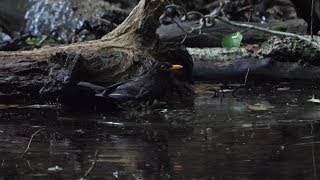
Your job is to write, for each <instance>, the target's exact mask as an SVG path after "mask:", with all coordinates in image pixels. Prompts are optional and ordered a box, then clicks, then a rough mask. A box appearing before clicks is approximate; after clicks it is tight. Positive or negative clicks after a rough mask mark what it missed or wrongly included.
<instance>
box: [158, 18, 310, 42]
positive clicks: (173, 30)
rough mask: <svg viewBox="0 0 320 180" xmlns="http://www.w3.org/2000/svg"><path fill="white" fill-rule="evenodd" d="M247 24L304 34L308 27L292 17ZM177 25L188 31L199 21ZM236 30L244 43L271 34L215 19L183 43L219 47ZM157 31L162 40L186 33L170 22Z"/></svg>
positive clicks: (167, 40) (260, 39)
mask: <svg viewBox="0 0 320 180" xmlns="http://www.w3.org/2000/svg"><path fill="white" fill-rule="evenodd" d="M247 24H251V25H255V26H259V27H264V28H269V29H272V30H280V31H285V32H291V33H296V34H306V33H307V27H308V24H307V23H306V22H305V21H304V20H303V19H292V20H287V21H284V22H274V23H270V24H259V23H247ZM179 25H180V26H181V27H182V28H183V29H184V30H185V31H187V32H188V31H190V30H191V27H198V26H199V21H191V22H181V23H180V24H179ZM236 31H240V32H242V31H243V40H242V42H243V43H244V44H247V43H250V44H252V43H261V42H264V41H266V40H267V39H268V38H270V37H271V36H273V35H271V34H269V33H265V32H261V31H257V30H252V29H244V28H239V27H234V26H232V25H228V24H226V23H224V22H221V21H219V20H217V21H216V24H215V25H214V26H212V27H204V28H203V29H202V33H201V34H200V35H199V32H198V31H195V32H193V33H191V34H190V35H188V37H187V38H186V40H185V41H184V43H183V44H184V45H185V46H187V47H221V42H222V38H223V37H224V36H225V35H227V34H229V33H232V32H236ZM157 33H158V34H159V37H160V40H161V41H162V42H181V41H182V40H183V38H184V37H185V35H186V33H185V32H184V31H183V30H182V29H181V28H179V27H178V26H177V24H170V25H167V26H164V25H162V26H160V27H159V28H158V30H157Z"/></svg>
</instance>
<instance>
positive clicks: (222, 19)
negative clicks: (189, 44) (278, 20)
mask: <svg viewBox="0 0 320 180" xmlns="http://www.w3.org/2000/svg"><path fill="white" fill-rule="evenodd" d="M212 18H216V19H219V20H220V21H222V22H224V23H227V24H230V25H233V26H237V27H241V28H249V29H254V30H258V31H263V32H267V33H271V34H274V35H280V36H288V37H295V38H298V39H300V40H302V41H305V42H307V43H309V44H311V45H312V46H313V47H315V48H317V49H320V45H319V44H318V43H316V42H314V41H311V40H310V39H308V38H306V37H304V36H301V35H298V34H294V33H290V32H281V31H275V30H270V29H266V28H262V27H258V26H254V25H250V24H242V23H236V22H232V21H229V20H228V19H227V18H223V17H219V16H215V17H212Z"/></svg>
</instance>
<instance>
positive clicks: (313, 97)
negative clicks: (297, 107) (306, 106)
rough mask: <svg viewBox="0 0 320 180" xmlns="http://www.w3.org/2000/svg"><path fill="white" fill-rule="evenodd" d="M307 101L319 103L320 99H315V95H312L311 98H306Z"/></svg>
mask: <svg viewBox="0 0 320 180" xmlns="http://www.w3.org/2000/svg"><path fill="white" fill-rule="evenodd" d="M308 102H313V103H320V99H316V97H315V96H314V95H312V97H311V99H308Z"/></svg>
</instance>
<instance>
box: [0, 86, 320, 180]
mask: <svg viewBox="0 0 320 180" xmlns="http://www.w3.org/2000/svg"><path fill="white" fill-rule="evenodd" d="M285 86H290V85H285ZM199 87H201V88H199ZM199 89H200V90H199ZM212 89H213V88H212V87H210V86H209V87H206V86H205V85H198V92H199V93H198V95H197V96H196V97H195V99H194V100H188V101H183V102H181V103H172V104H170V105H169V106H163V107H161V108H159V109H156V110H155V112H154V113H150V112H149V113H147V114H135V115H134V117H135V118H133V116H132V113H131V115H129V113H128V112H108V113H101V112H99V113H92V112H90V113H86V112H83V111H82V112H75V111H73V112H67V111H65V110H61V109H55V108H44V107H41V106H40V107H33V108H30V107H29V108H28V107H16V106H14V105H12V106H11V107H10V108H9V107H7V106H4V105H2V106H0V109H1V110H0V119H1V121H0V154H1V156H0V179H80V178H82V177H84V176H85V174H86V172H89V173H88V175H87V176H86V179H117V178H118V179H218V180H220V179H221V180H222V179H223V180H225V179H241V180H242V179H243V180H247V179H259V180H264V179H266V180H267V179H268V180H269V179H270V180H271V179H272V180H274V179H281V180H286V179H288V180H301V179H317V178H318V177H319V176H320V172H319V167H320V166H319V163H320V138H319V137H320V136H319V135H320V133H319V129H320V123H319V119H320V104H319V105H317V104H314V103H311V102H307V100H308V99H310V97H311V96H312V94H319V95H320V92H319V91H317V90H316V88H313V87H308V88H304V89H303V88H299V87H296V88H292V87H291V89H287V88H286V87H284V88H280V89H279V91H276V92H271V91H269V90H266V91H265V92H260V91H259V92H258V90H257V91H255V90H254V91H253V92H254V93H250V95H248V94H247V95H245V96H241V98H240V95H239V94H241V92H240V91H239V94H238V95H239V96H238V98H234V97H233V96H232V95H231V93H226V94H225V95H224V97H218V98H212V94H213V93H212V92H211V90H212ZM262 89H264V88H262ZM244 94H246V93H244ZM257 103H258V104H257ZM263 109H265V110H263ZM39 129H41V130H40V131H39V132H38V133H36V134H35V135H34V137H33V139H32V141H31V143H30V147H29V150H28V151H27V152H26V153H25V154H24V156H23V157H21V156H22V155H23V152H24V151H25V150H26V148H27V145H28V143H29V142H30V137H31V136H32V134H34V133H35V132H36V131H37V130H39ZM95 153H97V156H95ZM93 164H94V165H93ZM90 169H91V170H90Z"/></svg>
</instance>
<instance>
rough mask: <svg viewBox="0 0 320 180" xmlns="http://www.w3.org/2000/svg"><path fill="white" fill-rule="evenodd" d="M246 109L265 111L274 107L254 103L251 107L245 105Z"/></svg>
mask: <svg viewBox="0 0 320 180" xmlns="http://www.w3.org/2000/svg"><path fill="white" fill-rule="evenodd" d="M247 107H248V108H249V109H250V110H253V111H266V110H269V109H272V108H274V106H271V105H268V104H262V103H256V104H253V105H251V104H247Z"/></svg>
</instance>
